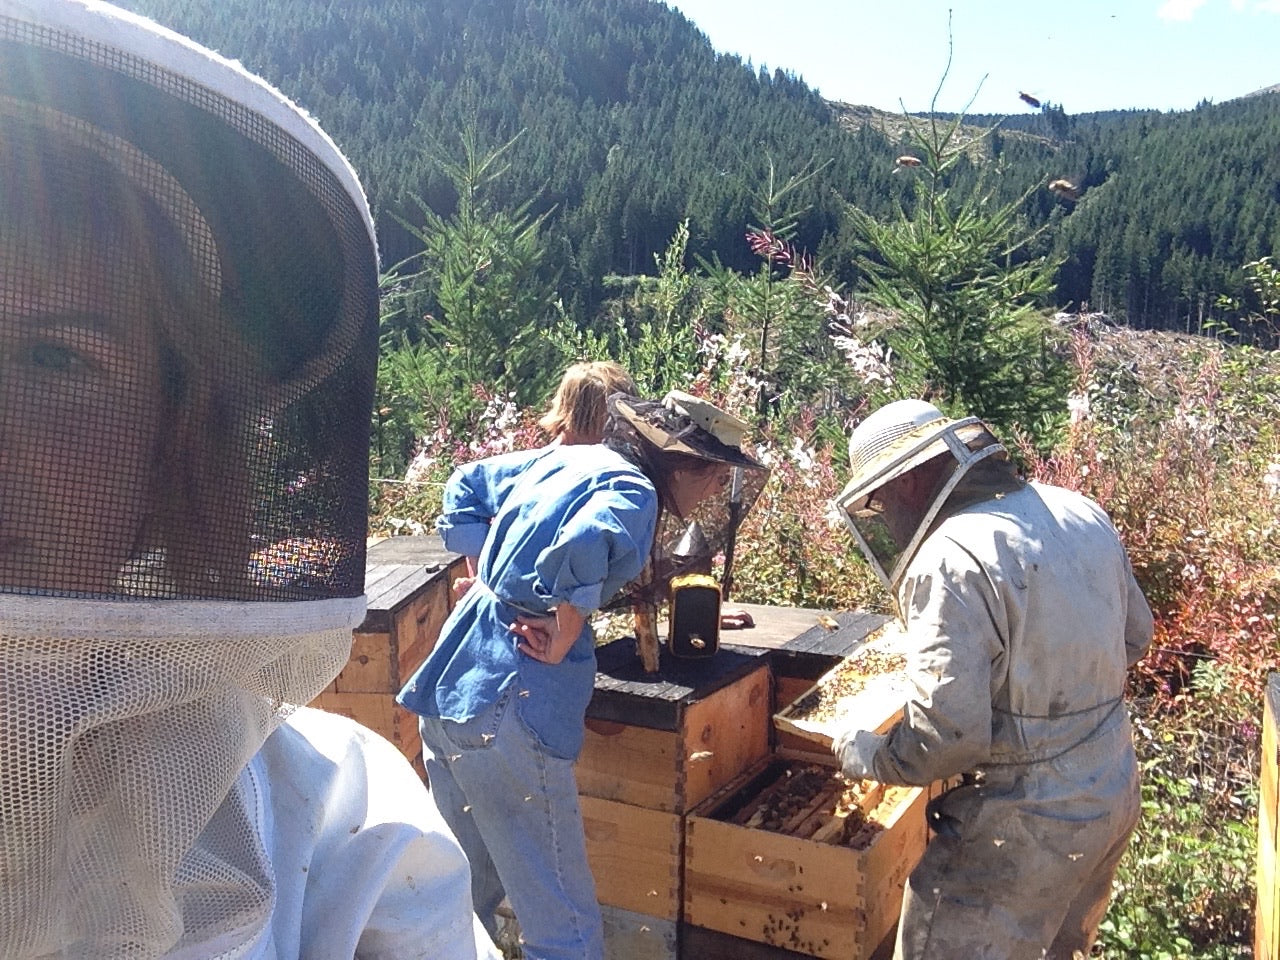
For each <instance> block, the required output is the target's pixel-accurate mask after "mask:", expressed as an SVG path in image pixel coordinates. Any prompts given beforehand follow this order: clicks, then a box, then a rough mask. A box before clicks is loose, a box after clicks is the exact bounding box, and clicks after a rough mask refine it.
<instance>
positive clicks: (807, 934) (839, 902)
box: [684, 758, 931, 960]
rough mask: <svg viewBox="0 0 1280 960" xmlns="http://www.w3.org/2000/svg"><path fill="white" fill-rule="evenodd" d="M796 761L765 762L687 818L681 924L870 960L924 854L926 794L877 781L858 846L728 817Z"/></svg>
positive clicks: (780, 945)
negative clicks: (879, 784)
mask: <svg viewBox="0 0 1280 960" xmlns="http://www.w3.org/2000/svg"><path fill="white" fill-rule="evenodd" d="M797 763H799V761H796V760H791V759H786V758H774V759H772V760H769V761H767V762H765V763H763V764H761V765H760V766H759V767H758V768H756V769H755V770H752V771H750V772H748V773H747V774H746V775H744V777H743V778H742V779H741V780H740V781H738V782H736V783H734V784H731V785H730V786H729V787H727V788H725V789H724V790H722V791H721V792H720V793H719V794H717V795H716V796H714V797H712V798H710V799H708V800H707V801H706V802H705V803H704V804H703V806H701V807H699V808H698V809H697V810H695V811H693V812H692V813H691V814H690V815H689V816H688V818H687V820H686V827H685V829H686V834H685V872H684V921H685V923H686V924H687V925H688V926H689V927H694V928H702V929H704V930H709V931H716V932H719V933H723V934H729V935H732V936H734V937H740V938H743V939H746V940H752V941H757V942H759V943H763V944H768V945H770V946H773V947H777V948H781V949H782V950H786V951H792V952H795V953H799V954H802V955H807V956H816V957H823V958H831V960H836V958H839V960H868V958H871V957H872V956H874V955H875V953H876V950H877V948H878V947H879V946H880V945H881V943H882V942H883V941H884V939H885V938H886V936H887V935H888V934H889V932H890V931H891V930H892V929H893V927H894V924H895V923H896V922H897V919H898V912H899V910H900V909H901V906H902V891H903V888H904V886H905V884H906V879H907V876H908V874H910V872H911V870H912V869H913V868H914V867H915V865H916V864H917V863H918V862H919V859H920V856H921V855H922V854H923V852H924V848H925V844H926V842H927V840H928V827H927V823H926V818H925V806H926V804H927V802H928V798H929V795H930V792H931V791H930V790H929V789H926V788H919V787H912V788H906V787H882V788H881V790H882V791H883V792H882V793H881V795H880V799H879V802H878V804H876V805H875V806H874V807H872V808H871V809H870V810H869V811H868V813H867V819H868V826H867V827H865V828H864V831H865V832H864V833H863V834H862V835H861V836H860V840H861V843H862V845H861V846H860V847H858V848H855V847H852V846H844V845H839V844H837V843H832V842H823V841H819V840H814V839H806V838H802V837H800V836H794V835H790V834H788V833H782V832H773V831H770V830H765V829H761V828H760V827H758V826H747V825H744V824H739V823H734V822H733V820H734V817H735V816H740V814H741V813H742V812H743V811H744V810H745V809H748V805H749V804H751V802H752V801H753V800H754V799H755V798H756V797H757V796H759V795H761V794H763V793H764V792H766V791H768V790H770V789H774V790H776V789H778V788H777V784H778V783H780V782H781V781H782V780H784V779H785V778H786V777H787V776H788V772H789V771H791V772H795V765H796V764H797ZM807 763H808V764H809V765H812V763H813V761H807ZM832 772H834V768H832ZM817 822H818V823H826V822H827V821H825V820H822V819H819V820H818V821H817Z"/></svg>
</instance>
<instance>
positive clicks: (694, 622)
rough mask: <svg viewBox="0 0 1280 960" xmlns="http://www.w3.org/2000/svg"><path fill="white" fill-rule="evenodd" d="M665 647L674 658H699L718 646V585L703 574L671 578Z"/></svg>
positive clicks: (710, 577) (711, 654) (712, 651)
mask: <svg viewBox="0 0 1280 960" xmlns="http://www.w3.org/2000/svg"><path fill="white" fill-rule="evenodd" d="M667 649H668V650H670V651H671V655H672V656H674V657H683V658H685V659H700V658H705V657H710V656H713V655H714V654H715V652H716V651H717V650H719V649H720V584H719V582H718V581H717V580H716V578H715V577H712V576H710V575H709V574H705V573H689V574H685V575H684V576H680V577H673V578H672V580H671V622H670V624H669V626H668V629H667Z"/></svg>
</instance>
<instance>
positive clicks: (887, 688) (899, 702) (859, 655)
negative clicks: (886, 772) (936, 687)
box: [773, 622, 911, 753]
mask: <svg viewBox="0 0 1280 960" xmlns="http://www.w3.org/2000/svg"><path fill="white" fill-rule="evenodd" d="M901 642H902V633H901V632H900V631H899V630H898V628H897V626H896V625H895V624H893V623H891V622H890V623H886V624H884V625H883V626H881V627H880V629H878V630H877V631H876V632H875V633H874V634H872V635H871V636H870V637H869V638H868V639H867V642H866V643H865V644H864V645H863V646H862V647H860V648H859V649H858V650H856V651H855V652H854V653H852V654H850V655H849V656H848V657H846V658H845V659H843V660H841V661H840V662H839V663H838V664H836V665H835V666H834V667H832V668H831V669H830V670H829V671H827V673H825V674H824V675H823V676H822V677H820V678H819V679H818V681H817V682H816V683H815V684H813V686H811V687H810V688H809V689H808V690H806V691H805V692H804V694H802V695H801V696H800V697H799V698H797V699H796V700H795V701H794V702H792V703H790V704H788V705H787V706H786V707H784V708H783V709H781V710H780V711H778V713H777V714H775V715H774V718H773V719H774V724H775V725H776V726H777V728H778V730H779V731H780V732H784V733H787V734H789V735H791V736H793V737H795V738H798V739H799V740H801V741H807V747H808V749H815V750H818V751H821V752H823V753H826V752H828V751H830V749H831V747H832V744H833V743H835V741H836V740H837V739H838V738H839V737H840V735H841V734H842V733H844V731H845V730H847V729H849V728H850V727H851V726H856V727H858V728H859V729H862V730H873V731H875V732H876V733H883V732H884V731H885V730H888V729H889V728H890V727H892V726H893V725H894V724H895V723H897V722H898V720H899V718H901V716H902V707H903V704H905V703H906V701H907V698H908V697H909V696H910V692H911V683H910V680H909V679H908V677H907V674H906V666H907V658H906V656H905V654H903V652H902V651H901V649H900V647H901Z"/></svg>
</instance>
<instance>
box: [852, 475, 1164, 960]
mask: <svg viewBox="0 0 1280 960" xmlns="http://www.w3.org/2000/svg"><path fill="white" fill-rule="evenodd" d="M899 600H900V603H901V607H900V609H901V610H902V612H903V616H904V618H905V621H906V628H907V644H908V648H909V652H908V664H909V666H908V669H909V671H910V673H911V678H912V681H913V683H914V686H915V694H914V696H913V697H912V699H911V700H910V702H909V703H908V704H907V705H906V709H905V713H904V718H903V720H902V722H901V723H899V724H898V725H897V726H896V727H895V728H894V729H892V730H891V731H889V732H888V733H887V734H883V735H876V734H873V733H870V732H868V731H859V732H856V733H854V734H852V736H851V738H850V739H849V740H848V741H847V742H846V743H845V744H844V745H843V747H842V748H841V761H842V766H843V768H844V770H845V772H846V774H848V775H850V776H854V777H870V778H873V779H875V780H879V781H883V782H886V783H893V784H910V785H925V784H929V783H932V782H934V781H936V780H939V779H943V778H948V777H953V776H955V775H957V774H965V775H966V776H965V782H964V783H963V784H962V785H961V786H959V787H957V788H955V789H953V790H951V791H949V792H948V793H946V794H945V795H944V796H943V797H942V798H940V799H939V800H937V801H935V802H934V804H932V805H931V808H930V823H931V826H932V827H933V828H934V830H935V831H936V835H935V836H934V838H933V839H932V840H931V841H930V843H929V845H928V847H927V849H926V851H925V854H924V857H923V859H922V860H921V862H920V864H919V865H918V866H917V867H916V869H915V870H914V871H913V873H912V874H911V877H910V879H909V881H908V884H907V890H906V895H905V899H904V902H903V908H902V917H901V922H900V924H899V929H898V941H897V949H896V951H895V957H898V958H923V957H928V958H932V960H937V958H957V960H959V958H964V960H979V958H1002V960H1004V958H1008V960H1021V958H1033V957H1042V956H1046V955H1047V956H1049V957H1053V958H1070V957H1071V956H1072V953H1073V951H1081V952H1082V953H1086V954H1087V951H1088V949H1089V946H1090V944H1091V942H1092V940H1093V937H1094V934H1095V933H1096V930H1097V925H1098V923H1099V922H1100V921H1101V919H1102V916H1103V914H1104V913H1105V911H1106V908H1107V903H1108V900H1109V897H1110V893H1111V882H1112V879H1113V877H1114V874H1115V869H1116V865H1117V863H1118V862H1119V859H1120V856H1121V855H1122V853H1123V852H1124V849H1125V847H1126V845H1127V844H1128V840H1129V836H1130V834H1131V833H1132V832H1133V829H1134V826H1135V825H1136V823H1137V819H1138V812H1139V801H1140V797H1139V785H1138V770H1137V762H1136V758H1135V755H1134V748H1133V741H1132V734H1131V731H1130V727H1129V720H1128V716H1127V713H1126V711H1125V707H1124V704H1123V702H1122V699H1121V697H1122V693H1123V690H1124V683H1125V674H1126V670H1127V668H1128V667H1129V666H1131V665H1132V664H1134V663H1135V662H1137V660H1139V659H1140V658H1141V657H1142V655H1143V654H1144V652H1145V651H1146V649H1147V647H1148V646H1149V644H1150V642H1151V635H1152V620H1151V611H1150V608H1149V607H1148V605H1147V602H1146V600H1145V599H1144V598H1143V596H1142V594H1141V592H1140V591H1139V588H1138V585H1137V583H1136V582H1135V580H1134V578H1133V573H1132V570H1131V567H1130V564H1129V560H1128V557H1127V555H1126V554H1125V551H1124V548H1123V546H1122V545H1121V543H1120V541H1119V538H1118V536H1117V534H1116V531H1115V529H1114V527H1113V526H1112V524H1111V522H1110V521H1109V520H1108V518H1107V517H1106V515H1105V514H1104V513H1103V511H1102V510H1101V508H1099V507H1098V506H1097V505H1096V504H1095V503H1093V502H1092V501H1091V500H1089V499H1087V498H1085V497H1083V496H1081V495H1079V494H1077V493H1074V492H1071V491H1068V490H1064V489H1061V488H1057V487H1052V486H1044V485H1039V484H1026V485H1023V486H1021V488H1020V489H1017V490H1015V491H1012V492H1009V493H1006V494H1003V495H1001V496H999V497H997V498H994V499H988V500H984V501H982V502H979V503H976V504H973V505H970V506H968V507H966V508H964V509H962V510H960V511H959V512H956V513H954V514H952V515H951V516H947V517H945V518H944V519H943V520H942V521H941V522H939V523H937V524H936V525H935V527H934V530H933V532H932V533H931V534H930V535H929V536H928V538H927V539H926V540H925V541H924V543H923V544H922V546H921V548H920V550H919V552H918V553H917V555H916V556H915V558H914V559H913V560H912V561H911V563H910V565H909V566H908V568H907V571H906V573H905V575H904V579H903V582H902V584H901V586H900V588H899ZM975 775H976V776H975ZM1046 951H1047V953H1046Z"/></svg>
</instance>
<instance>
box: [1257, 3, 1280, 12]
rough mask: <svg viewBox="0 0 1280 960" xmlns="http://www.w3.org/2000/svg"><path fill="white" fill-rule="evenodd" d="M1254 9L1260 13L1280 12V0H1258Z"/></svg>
mask: <svg viewBox="0 0 1280 960" xmlns="http://www.w3.org/2000/svg"><path fill="white" fill-rule="evenodd" d="M1253 9H1254V10H1255V11H1256V12H1259V13H1280V0H1258V2H1257V3H1255V4H1254V5H1253Z"/></svg>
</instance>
